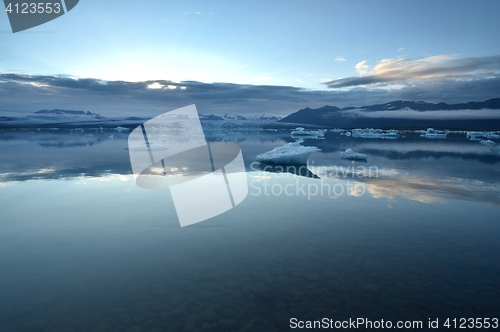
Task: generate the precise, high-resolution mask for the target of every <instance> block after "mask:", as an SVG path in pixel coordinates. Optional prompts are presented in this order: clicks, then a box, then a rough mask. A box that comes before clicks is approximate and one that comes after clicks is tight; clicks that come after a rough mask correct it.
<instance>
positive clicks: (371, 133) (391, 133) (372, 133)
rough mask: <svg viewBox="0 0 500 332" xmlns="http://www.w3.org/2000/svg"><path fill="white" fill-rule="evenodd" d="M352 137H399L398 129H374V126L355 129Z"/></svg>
mask: <svg viewBox="0 0 500 332" xmlns="http://www.w3.org/2000/svg"><path fill="white" fill-rule="evenodd" d="M352 137H361V138H389V139H394V138H397V137H398V131H397V130H394V129H392V130H388V131H384V130H382V129H373V128H367V129H353V130H352Z"/></svg>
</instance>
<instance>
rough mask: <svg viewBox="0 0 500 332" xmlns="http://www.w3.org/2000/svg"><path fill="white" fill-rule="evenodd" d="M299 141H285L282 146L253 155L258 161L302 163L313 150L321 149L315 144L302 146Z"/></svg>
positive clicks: (304, 162) (282, 163) (283, 163)
mask: <svg viewBox="0 0 500 332" xmlns="http://www.w3.org/2000/svg"><path fill="white" fill-rule="evenodd" d="M300 143H301V142H293V143H287V144H285V145H283V146H280V147H277V148H274V149H272V150H271V151H267V152H264V153H261V154H259V155H257V156H256V157H255V159H257V161H258V162H261V163H267V164H281V165H286V164H289V165H299V164H300V165H304V164H306V163H307V158H308V157H309V155H310V154H311V153H313V152H317V151H321V149H318V148H317V147H315V146H303V145H301V144H300Z"/></svg>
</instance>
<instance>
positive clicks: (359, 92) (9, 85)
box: [0, 73, 500, 117]
mask: <svg viewBox="0 0 500 332" xmlns="http://www.w3.org/2000/svg"><path fill="white" fill-rule="evenodd" d="M361 78H363V77H361ZM357 79H358V78H357ZM329 81H330V82H331V80H329ZM152 87H153V88H152ZM155 88H156V89H155ZM499 91H500V77H499V76H488V77H484V78H476V79H469V80H456V79H451V78H450V79H441V80H436V81H432V80H424V81H420V82H419V81H414V82H412V84H403V85H402V86H401V87H399V88H398V89H394V88H391V89H387V88H380V87H371V86H369V87H367V86H354V87H352V88H350V89H334V90H309V89H303V88H300V87H293V86H276V85H251V84H232V83H203V82H197V81H183V82H175V81H170V80H155V81H143V82H127V81H103V80H99V79H93V78H84V79H76V78H72V77H66V76H35V75H20V74H11V73H4V74H2V73H0V110H3V111H9V110H10V111H14V113H16V112H34V111H38V110H41V109H54V108H60V109H70V110H85V111H91V112H96V113H101V114H102V115H103V116H110V117H111V116H154V115H156V114H160V113H162V112H165V110H169V109H175V108H178V107H183V106H186V105H190V104H196V105H197V106H198V109H199V111H200V112H201V113H214V114H224V113H226V112H227V113H238V114H242V115H245V114H247V115H253V114H275V115H280V116H284V115H288V114H290V113H293V112H296V111H298V110H300V109H303V108H306V107H310V108H318V107H322V106H325V105H334V106H339V107H345V106H360V105H370V104H380V103H386V102H390V101H393V100H424V101H429V102H441V101H443V102H447V103H459V102H468V101H484V100H487V99H490V98H498V97H500V93H499ZM13 116H14V115H13Z"/></svg>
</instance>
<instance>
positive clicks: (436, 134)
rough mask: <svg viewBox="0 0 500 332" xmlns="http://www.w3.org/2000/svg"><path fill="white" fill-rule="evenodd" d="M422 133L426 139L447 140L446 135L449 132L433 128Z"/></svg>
mask: <svg viewBox="0 0 500 332" xmlns="http://www.w3.org/2000/svg"><path fill="white" fill-rule="evenodd" d="M420 132H421V133H422V135H420V136H422V137H425V138H446V134H447V132H448V131H442V130H435V129H433V128H427V130H426V131H422V130H421V131H420Z"/></svg>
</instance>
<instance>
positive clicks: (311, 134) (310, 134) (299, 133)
mask: <svg viewBox="0 0 500 332" xmlns="http://www.w3.org/2000/svg"><path fill="white" fill-rule="evenodd" d="M325 132H326V129H319V130H305V129H304V128H302V127H297V128H295V130H294V131H292V132H291V133H290V135H291V136H292V137H294V138H295V137H304V138H306V137H307V138H323V136H325Z"/></svg>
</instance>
